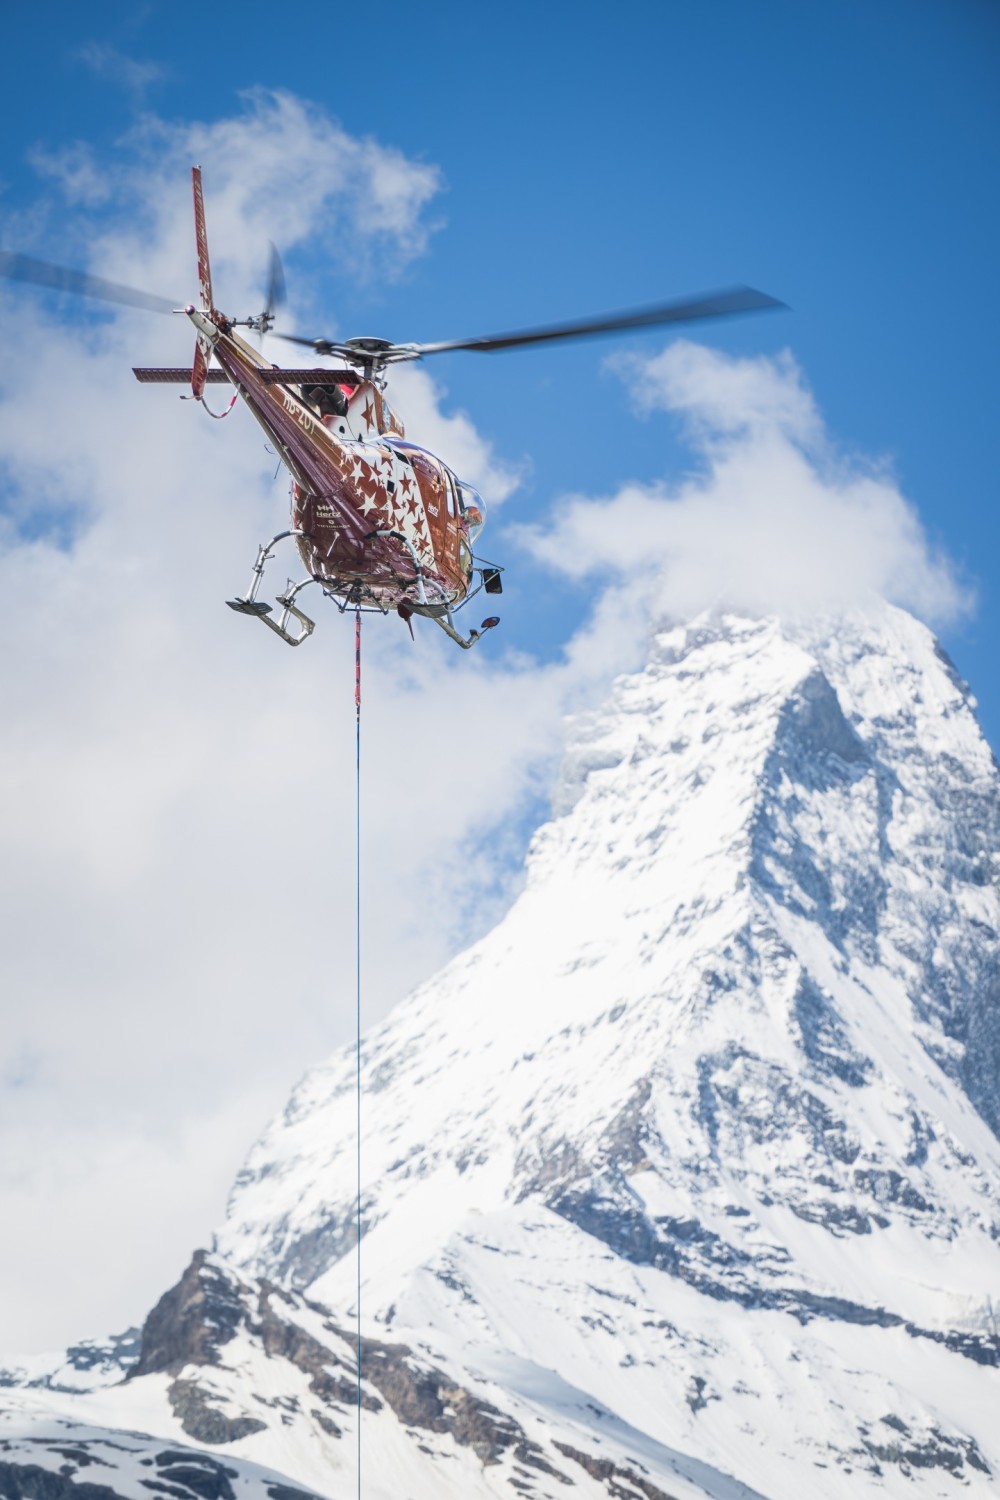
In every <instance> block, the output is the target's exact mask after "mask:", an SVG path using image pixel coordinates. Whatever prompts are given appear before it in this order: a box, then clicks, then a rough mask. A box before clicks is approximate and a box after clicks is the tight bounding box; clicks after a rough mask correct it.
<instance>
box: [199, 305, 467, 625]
mask: <svg viewBox="0 0 1000 1500" xmlns="http://www.w3.org/2000/svg"><path fill="white" fill-rule="evenodd" d="M185 311H186V313H187V315H188V317H189V318H190V319H191V322H192V323H193V324H194V325H195V328H196V331H197V333H198V336H199V340H200V341H203V344H207V345H209V346H210V349H211V353H212V354H214V356H215V359H216V361H217V362H218V364H219V365H220V366H221V368H222V370H223V371H224V372H225V374H226V375H227V376H228V378H229V380H230V381H231V382H232V384H233V386H234V388H235V390H236V392H237V394H238V395H239V396H240V397H241V398H242V400H243V402H244V403H245V405H246V406H247V407H248V408H249V410H250V412H251V413H252V415H253V417H254V419H255V420H256V421H257V422H258V423H259V425H260V426H261V427H262V428H263V430H264V432H265V433H266V434H267V436H268V438H269V440H270V442H271V443H272V444H273V446H274V448H275V450H276V452H277V453H278V454H279V455H280V457H281V460H282V462H283V463H284V465H285V466H286V468H287V469H288V471H289V473H290V474H291V477H292V516H291V529H292V532H293V534H294V535H295V539H296V543H297V546H298V549H299V553H300V555H301V558H302V561H303V563H304V565H305V567H306V569H307V570H308V572H309V574H310V576H311V577H312V578H313V579H315V580H316V582H318V583H320V584H321V585H322V586H323V588H324V590H325V591H326V592H327V593H329V594H331V595H333V596H334V597H336V598H339V599H341V600H344V601H347V602H350V603H352V604H354V603H359V602H360V603H371V604H374V605H377V606H379V607H381V608H384V609H390V608H398V609H400V611H401V612H402V613H404V614H405V613H407V612H410V611H413V612H418V613H427V614H437V613H438V611H439V610H441V611H443V610H445V609H451V608H454V607H457V606H458V605H459V604H461V603H462V601H463V600H464V599H465V597H466V596H467V594H468V592H469V589H470V585H471V583H472V580H473V559H472V547H471V539H470V517H471V518H472V520H473V521H474V522H478V523H479V524H481V502H480V500H479V496H478V495H477V494H476V493H475V491H473V490H471V489H470V488H469V487H468V486H467V485H464V484H463V483H462V481H461V480H459V479H458V477H457V476H456V475H455V474H454V473H453V472H452V471H451V470H450V469H449V468H448V466H447V465H446V464H444V463H443V462H442V461H441V460H440V459H439V458H437V457H436V456H435V455H434V454H432V453H430V452H428V451H427V450H426V449H423V448H420V447H417V446H416V445H415V444H411V443H407V442H406V439H405V436H404V433H403V431H402V424H401V423H400V422H399V420H398V418H397V417H396V416H395V413H394V412H393V411H392V409H391V407H390V406H389V403H388V402H387V401H386V400H385V398H384V396H383V394H382V392H381V390H380V389H379V388H378V387H377V386H376V385H375V384H374V382H373V381H371V380H367V379H365V378H364V377H363V376H362V375H360V374H357V375H355V374H353V373H352V372H351V373H350V378H351V379H352V380H353V381H354V382H355V384H354V386H353V389H352V390H351V394H350V397H349V400H348V402H347V411H346V413H344V414H343V415H342V416H331V415H321V414H320V413H319V412H318V411H317V410H316V409H315V408H314V407H313V406H312V405H311V404H310V402H309V401H307V400H306V399H305V397H304V396H303V395H302V394H301V393H300V392H299V391H298V390H297V389H295V388H294V387H292V386H290V385H288V384H285V383H283V382H282V381H281V378H280V375H281V372H280V371H278V370H277V368H276V367H275V366H272V365H268V364H266V363H265V361H264V360H263V359H262V358H261V356H259V355H258V354H257V352H256V350H254V349H253V348H251V347H250V345H249V344H247V343H245V342H244V340H243V339H241V338H240V337H239V335H238V334H236V333H235V332H234V331H233V330H232V328H231V327H230V326H228V324H227V320H226V319H224V318H222V317H221V316H219V315H218V314H215V315H212V314H210V313H207V312H205V311H201V310H199V309H196V308H194V307H188V308H186V309H185ZM216 319H218V321H216ZM348 373H349V372H345V374H348Z"/></svg>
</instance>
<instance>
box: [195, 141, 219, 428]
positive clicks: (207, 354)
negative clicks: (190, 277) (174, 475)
mask: <svg viewBox="0 0 1000 1500" xmlns="http://www.w3.org/2000/svg"><path fill="white" fill-rule="evenodd" d="M191 184H192V187H193V189H194V233H195V239H196V241H197V245H198V285H199V287H200V289H201V308H202V311H203V312H207V313H209V314H212V313H214V312H215V301H214V298H213V296H212V267H211V264H210V262H209V259H208V231H207V230H206V228H205V200H204V198H203V197H202V193H201V168H200V167H192V168H191ZM211 357H212V346H211V344H210V343H209V342H208V339H206V338H203V337H202V336H201V335H200V334H199V335H198V343H197V345H196V347H195V351H194V367H193V368H192V370H191V390H192V392H193V394H194V395H195V396H196V397H197V398H198V399H199V400H200V399H201V397H202V396H203V395H204V393H205V376H206V375H207V374H208V362H209V360H210V359H211Z"/></svg>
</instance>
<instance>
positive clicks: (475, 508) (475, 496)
mask: <svg viewBox="0 0 1000 1500" xmlns="http://www.w3.org/2000/svg"><path fill="white" fill-rule="evenodd" d="M458 501H459V505H460V506H461V508H462V515H463V516H464V517H465V521H466V524H467V526H468V528H469V541H470V542H473V543H474V542H475V540H476V537H477V536H478V535H479V533H480V532H481V531H482V529H483V527H484V525H485V524H486V506H485V505H484V504H483V497H482V495H480V493H479V491H478V490H474V489H473V488H472V485H471V484H462V483H461V482H459V486H458Z"/></svg>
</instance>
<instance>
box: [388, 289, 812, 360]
mask: <svg viewBox="0 0 1000 1500" xmlns="http://www.w3.org/2000/svg"><path fill="white" fill-rule="evenodd" d="M785 305H786V304H785V303H784V302H779V301H778V299H777V298H776V297H769V296H768V295H767V293H766V292H756V291H754V289H753V287H749V286H736V287H730V288H728V289H727V290H725V291H721V292H706V293H703V294H702V295H700V296H698V297H682V298H679V299H678V300H677V301H674V302H661V303H658V304H657V305H656V306H655V307H638V308H633V309H632V310H631V311H630V312H620V313H610V314H606V315H605V316H603V317H599V318H585V319H582V320H581V321H579V322H574V323H554V324H552V325H550V326H549V327H546V328H528V329H525V330H524V331H522V332H520V333H500V334H492V335H488V336H487V337H485V338H479V339H452V340H450V341H448V342H447V343H442V344H406V345H404V346H402V348H403V349H405V353H401V354H400V355H397V356H396V357H397V358H402V359H407V358H408V359H420V358H422V357H423V355H425V354H445V353H447V352H448V351H449V350H452V349H471V350H474V351H480V352H482V353H492V352H493V351H494V350H495V349H516V348H517V347H518V346H519V345H523V344H544V343H549V342H551V341H553V340H555V339H577V338H587V337H592V336H594V335H596V334H601V333H617V332H619V331H620V330H622V329H627V328H652V327H655V326H656V325H657V324H660V323H689V322H693V321H695V319H703V318H725V317H729V316H731V315H732V314H733V313H745V312H762V311H763V310H764V309H765V308H769V307H784V306H785Z"/></svg>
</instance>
